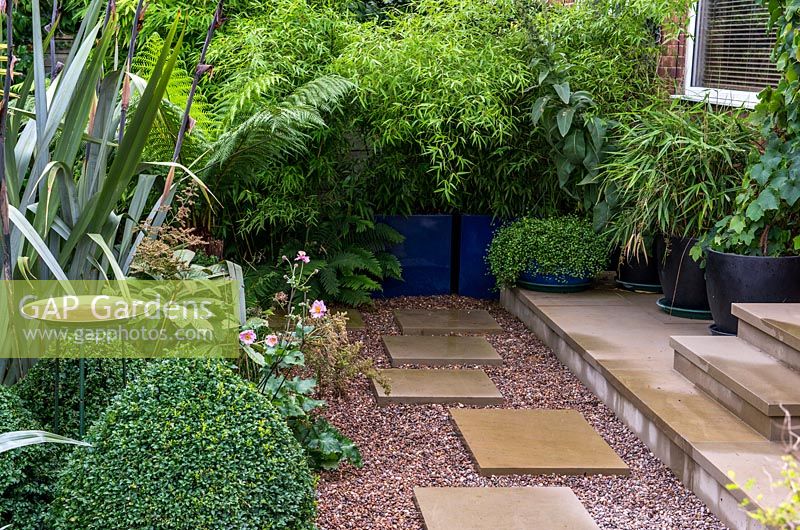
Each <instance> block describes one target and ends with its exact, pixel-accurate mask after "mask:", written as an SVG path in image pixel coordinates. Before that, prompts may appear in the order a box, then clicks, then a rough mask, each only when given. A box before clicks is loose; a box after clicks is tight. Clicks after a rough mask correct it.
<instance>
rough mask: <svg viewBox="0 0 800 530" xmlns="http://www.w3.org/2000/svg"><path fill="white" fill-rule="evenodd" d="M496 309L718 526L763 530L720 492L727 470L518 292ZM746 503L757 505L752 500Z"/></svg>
mask: <svg viewBox="0 0 800 530" xmlns="http://www.w3.org/2000/svg"><path fill="white" fill-rule="evenodd" d="M500 303H501V304H502V306H503V307H504V308H505V309H506V310H507V311H509V312H510V313H511V314H513V315H515V316H516V317H517V318H519V319H520V320H521V321H522V322H523V323H524V324H525V325H526V326H527V327H528V328H530V329H531V330H532V331H533V332H534V333H535V334H536V335H537V336H538V337H539V338H540V339H541V340H542V341H543V342H544V343H545V344H546V345H547V346H548V347H549V348H550V349H551V350H552V351H553V353H554V354H555V355H556V357H557V358H558V359H559V360H560V361H561V362H562V363H563V364H564V365H565V366H566V367H568V368H569V369H570V370H571V371H572V372H573V373H574V374H575V375H576V376H577V377H578V378H579V379H580V380H581V381H582V382H583V384H585V385H586V386H587V387H588V388H589V389H590V390H591V391H592V392H594V393H595V394H596V395H597V396H598V398H600V399H601V400H602V401H603V402H604V403H605V404H606V405H607V406H608V407H609V408H610V409H611V410H612V411H613V412H614V413H615V414H616V415H617V417H619V418H620V419H621V420H622V421H623V423H625V425H627V426H628V428H630V429H631V430H632V431H633V432H634V433H635V434H636V435H637V436H638V437H639V438H640V439H641V440H642V441H643V442H644V443H645V444H646V445H647V446H648V447H649V448H650V450H651V451H652V452H653V454H654V455H655V456H656V457H658V458H659V459H660V460H661V461H662V462H664V463H665V464H666V465H667V466H668V467H669V468H670V469H671V470H672V472H673V473H675V475H676V476H677V477H678V478H679V479H680V480H681V481H682V482H683V483H684V484H685V485H686V487H687V488H688V489H690V490H691V491H693V492H694V493H695V494H696V495H697V496H698V497H699V498H700V499H701V500H702V501H703V502H705V503H706V505H707V506H708V508H709V509H710V510H711V511H712V512H713V513H714V514H716V515H717V516H718V517H719V518H720V519H721V520H722V522H723V523H725V524H726V525H727V526H729V527H730V528H732V529H735V530H763V528H764V527H763V526H761V525H760V524H759V523H757V522H756V521H754V520H753V519H751V518H750V517H748V515H747V514H746V513H745V512H744V511H743V510H742V508H740V506H739V503H740V501H741V500H742V499H743V498H745V497H749V496H748V495H746V494H745V493H743V492H742V491H740V490H735V491H730V490H728V489H727V488H726V485H727V484H728V483H729V482H730V481H729V480H727V479H726V477H727V470H725V469H720V468H719V467H717V466H716V465H714V463H713V457H712V455H710V454H709V455H707V454H704V448H703V447H702V446H703V445H704V444H702V443H700V444H692V443H691V442H690V441H688V440H687V439H686V438H684V437H683V436H681V433H680V432H676V431H675V430H674V429H671V428H669V426H668V425H667V424H666V422H664V421H662V420H661V419H660V418H659V417H658V415H657V414H655V413H654V411H653V410H652V409H650V408H649V407H648V406H647V404H646V403H645V402H644V401H643V400H641V399H638V398H637V397H636V394H635V393H634V392H632V390H631V389H630V388H627V387H626V386H625V384H624V381H623V380H621V379H620V378H619V377H616V376H615V375H614V373H613V371H611V370H609V369H608V368H607V367H605V366H604V365H603V363H602V362H601V361H598V360H597V359H595V358H593V357H592V356H591V354H589V353H587V352H586V351H585V350H584V349H583V348H581V347H580V346H579V345H578V343H577V342H576V341H575V340H574V339H573V338H571V337H570V336H569V334H567V333H565V332H564V331H563V330H562V329H561V328H560V327H559V326H558V325H557V323H555V322H553V321H552V320H551V319H550V318H548V317H547V315H545V314H544V312H543V311H541V309H540V308H538V307H537V306H536V304H535V303H533V302H532V301H531V300H529V299H528V298H526V297H525V296H521V294H520V291H519V290H518V289H511V290H508V289H507V290H503V292H502V293H501V296H500ZM750 501H751V502H752V503H753V505H756V506H757V505H758V503H757V501H756V499H754V498H750Z"/></svg>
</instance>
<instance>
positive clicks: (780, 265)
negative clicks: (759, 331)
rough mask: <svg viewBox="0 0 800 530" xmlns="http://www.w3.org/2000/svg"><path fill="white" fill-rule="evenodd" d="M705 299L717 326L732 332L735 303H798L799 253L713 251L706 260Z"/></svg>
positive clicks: (799, 296)
mask: <svg viewBox="0 0 800 530" xmlns="http://www.w3.org/2000/svg"><path fill="white" fill-rule="evenodd" d="M706 278H707V279H708V300H709V302H710V303H711V314H712V315H713V317H714V323H715V324H716V328H717V329H718V330H720V331H722V332H723V333H731V334H735V333H736V332H737V328H738V327H739V320H738V319H737V318H736V317H734V316H733V315H732V314H731V304H734V303H782V302H786V303H789V302H794V303H796V302H800V256H787V257H783V258H767V257H762V256H742V255H741V254H727V253H724V252H717V251H715V250H709V251H708V258H707V260H706Z"/></svg>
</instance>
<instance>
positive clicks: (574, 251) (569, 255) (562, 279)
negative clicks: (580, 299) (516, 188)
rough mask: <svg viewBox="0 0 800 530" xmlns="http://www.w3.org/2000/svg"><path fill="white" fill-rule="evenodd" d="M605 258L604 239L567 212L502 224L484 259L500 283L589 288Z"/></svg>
mask: <svg viewBox="0 0 800 530" xmlns="http://www.w3.org/2000/svg"><path fill="white" fill-rule="evenodd" d="M607 258H608V244H607V241H606V239H605V238H604V237H603V236H601V235H598V234H597V233H596V232H595V231H594V229H593V228H592V225H591V223H589V222H588V221H584V220H583V219H580V218H578V217H576V216H572V215H569V216H564V217H551V218H547V219H537V218H531V217H525V218H522V219H519V220H517V221H514V222H513V223H511V224H509V225H506V226H504V227H502V228H500V229H499V230H498V231H497V232H496V234H495V236H494V238H493V239H492V243H491V245H490V246H489V253H488V255H487V258H486V259H487V261H488V263H489V268H490V270H491V272H492V274H493V275H494V276H495V278H497V284H498V286H500V287H502V288H509V287H513V286H514V285H520V286H521V287H524V288H526V289H533V290H537V291H548V292H575V291H582V290H584V289H588V288H589V287H591V285H592V279H593V278H594V277H595V276H596V275H597V274H598V273H599V272H601V271H603V270H605V267H606V263H607Z"/></svg>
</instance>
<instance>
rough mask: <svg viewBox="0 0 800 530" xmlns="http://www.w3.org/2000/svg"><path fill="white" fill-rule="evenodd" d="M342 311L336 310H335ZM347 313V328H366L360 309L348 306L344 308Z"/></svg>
mask: <svg viewBox="0 0 800 530" xmlns="http://www.w3.org/2000/svg"><path fill="white" fill-rule="evenodd" d="M338 311H341V310H340V309H339V310H336V309H335V310H334V312H338ZM344 312H345V313H347V329H349V330H356V329H364V319H363V318H362V316H361V313H360V312H359V310H358V309H353V308H352V307H348V308H347V309H345V310H344Z"/></svg>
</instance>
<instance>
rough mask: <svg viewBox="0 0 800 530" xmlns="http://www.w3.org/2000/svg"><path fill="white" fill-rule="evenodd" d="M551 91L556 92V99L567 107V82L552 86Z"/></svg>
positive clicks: (568, 94)
mask: <svg viewBox="0 0 800 530" xmlns="http://www.w3.org/2000/svg"><path fill="white" fill-rule="evenodd" d="M553 90H555V91H556V94H558V97H560V98H561V101H563V102H564V104H565V105H569V97H570V95H571V92H570V90H569V83H568V82H565V83H558V84H555V85H553Z"/></svg>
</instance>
